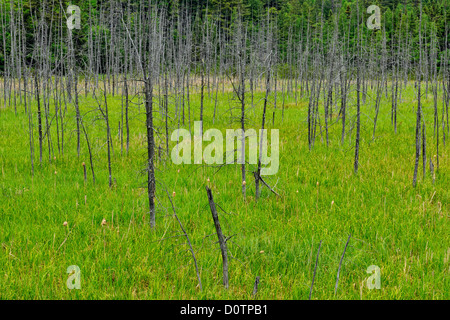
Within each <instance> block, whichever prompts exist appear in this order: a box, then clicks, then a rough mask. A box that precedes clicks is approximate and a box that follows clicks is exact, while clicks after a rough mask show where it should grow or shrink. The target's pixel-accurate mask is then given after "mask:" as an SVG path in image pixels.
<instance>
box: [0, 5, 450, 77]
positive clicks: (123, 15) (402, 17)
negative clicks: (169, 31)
mask: <svg viewBox="0 0 450 320" xmlns="http://www.w3.org/2000/svg"><path fill="white" fill-rule="evenodd" d="M70 4H75V5H78V6H79V7H80V9H81V29H80V30H75V32H73V34H72V37H73V45H74V50H75V57H76V64H77V65H78V66H80V67H82V66H83V65H85V63H86V62H87V61H88V59H89V58H88V55H89V53H88V52H87V48H88V47H89V44H90V43H97V44H98V45H99V48H100V49H101V50H100V54H104V55H105V54H106V52H108V50H109V49H108V46H109V45H110V43H108V42H107V41H106V40H105V39H104V35H108V36H115V35H117V36H120V34H121V36H122V37H123V36H124V33H125V30H124V28H123V27H122V26H120V24H121V19H125V20H126V21H128V22H130V23H131V24H132V25H133V26H134V25H136V24H137V25H138V24H139V23H142V22H143V21H142V13H143V12H148V11H151V9H149V7H151V6H152V5H156V4H157V5H158V6H159V7H164V8H165V10H166V11H167V17H168V19H170V20H171V21H173V23H174V30H175V32H174V33H173V35H172V36H173V37H174V41H177V40H176V39H177V37H178V36H179V35H180V34H182V33H181V32H180V31H179V30H178V28H179V24H180V23H182V21H181V20H180V19H179V17H182V16H185V15H186V14H188V15H189V17H190V19H192V21H191V22H192V24H193V27H194V28H196V29H197V30H199V29H198V28H201V25H203V24H204V23H205V21H209V22H210V23H212V24H213V25H214V28H217V29H220V31H221V32H222V37H223V38H227V37H228V38H231V37H232V36H233V24H234V21H235V17H236V15H237V14H239V15H241V16H242V18H243V20H244V21H245V22H246V23H248V28H249V31H254V32H258V28H259V25H260V22H261V21H263V20H265V19H266V18H267V15H268V12H269V15H270V19H271V20H273V21H274V23H275V24H276V26H277V27H276V28H275V29H274V36H275V37H276V41H277V46H278V49H279V55H280V57H282V56H287V55H288V54H289V53H288V50H289V48H290V47H289V43H291V44H292V43H298V41H301V39H304V38H305V37H307V36H308V32H310V33H309V35H311V34H315V32H317V36H319V33H320V39H319V38H317V37H316V38H315V39H314V40H315V41H317V42H321V43H323V44H324V45H325V46H324V49H325V50H328V49H329V48H328V47H327V43H328V42H327V39H329V38H330V37H332V35H333V30H334V28H335V23H334V17H335V16H336V12H337V19H338V22H337V26H338V28H339V29H340V30H341V32H345V31H348V33H349V34H348V40H349V43H350V44H352V43H354V42H355V41H356V27H357V24H356V20H357V17H358V13H357V12H356V11H357V9H356V8H357V7H358V8H359V15H360V16H361V17H363V19H361V21H360V24H364V23H365V21H366V20H367V18H368V17H369V16H370V13H367V12H366V9H367V7H368V6H369V5H372V4H376V5H378V6H379V7H380V9H381V14H382V25H383V28H384V29H383V30H384V31H385V33H386V34H385V37H386V45H387V48H388V50H392V49H394V48H395V46H396V44H397V42H396V38H397V37H405V36H408V37H410V38H411V40H412V43H413V44H417V43H418V42H419V41H418V35H419V33H418V21H419V1H418V0H373V1H369V0H360V1H359V4H357V1H356V0H343V1H340V0H210V1H199V0H170V1H169V0H166V1H162V0H161V1H142V0H141V1H139V0H128V1H125V0H119V1H118V0H115V1H74V2H69V1H67V0H44V1H37V0H11V1H9V0H2V1H1V6H0V8H1V11H0V15H1V25H2V32H1V34H0V37H1V40H0V46H1V47H2V50H0V71H1V72H2V73H4V71H5V68H6V66H7V65H8V64H11V65H12V66H14V65H15V64H13V63H12V62H13V60H11V59H12V56H13V55H14V54H15V51H17V50H18V47H19V46H21V45H23V46H24V47H25V48H27V51H26V52H25V54H26V61H27V62H28V63H32V60H33V59H34V58H33V54H32V52H31V51H30V50H29V49H30V48H33V47H35V45H37V44H38V43H37V41H38V39H36V38H35V37H34V30H35V29H36V28H38V27H39V26H44V25H43V23H45V29H46V31H45V32H46V37H47V38H48V40H52V44H51V46H50V47H51V48H50V49H51V50H50V52H49V54H50V58H51V59H52V61H56V60H57V56H56V53H55V51H54V50H55V49H56V47H57V46H58V45H59V44H57V43H56V39H57V38H58V37H67V36H68V33H67V32H68V30H67V28H63V29H61V26H62V27H65V22H66V19H67V17H68V16H70V15H69V14H68V13H67V12H66V9H67V7H68V6H69V5H70ZM422 6H423V15H422V18H423V22H422V23H423V25H424V28H425V29H426V30H429V31H430V32H428V33H426V34H424V35H423V36H424V41H425V43H428V42H429V41H430V37H431V35H432V34H434V35H435V36H436V38H437V40H438V46H437V47H438V51H439V54H438V55H437V59H438V68H439V67H440V63H441V57H442V55H441V54H440V53H441V52H442V51H444V50H445V48H446V47H445V35H446V22H448V21H450V9H449V8H448V7H450V6H449V1H448V0H438V1H435V0H428V1H425V0H424V1H423V4H422ZM213 21H214V22H213ZM18 26H20V27H21V28H20V29H19V28H18ZM141 28H142V26H140V27H139V28H138V29H132V30H130V31H132V32H133V35H134V36H138V35H137V34H136V32H139V30H141ZM308 28H309V29H308ZM347 29H348V30H347ZM379 34H380V33H377V32H376V30H375V31H370V32H369V31H368V32H365V33H363V35H362V36H363V37H364V39H363V41H371V39H373V38H376V37H380V35H379ZM19 36H20V41H19ZM193 41H201V39H200V38H199V37H197V38H195V37H194V38H193ZM196 44H197V45H201V43H196ZM62 45H63V46H62V47H61V50H63V52H64V53H65V54H67V52H68V50H69V48H68V46H67V43H63V44H62ZM216 45H217V44H216ZM198 52H199V51H198V50H197V54H195V52H194V55H193V59H194V60H198V59H200V57H199V56H198ZM118 53H119V54H120V57H119V59H122V60H123V58H124V53H123V50H122V51H121V52H118ZM293 54H294V56H292V57H291V58H292V59H293V60H294V59H299V58H300V56H299V55H298V52H294V53H293ZM5 57H6V59H5ZM414 57H416V58H417V57H418V51H417V47H415V48H412V56H411V58H414ZM103 61H106V60H103ZM106 68H107V66H106V65H105V64H102V65H101V66H100V72H102V73H103V72H106Z"/></svg>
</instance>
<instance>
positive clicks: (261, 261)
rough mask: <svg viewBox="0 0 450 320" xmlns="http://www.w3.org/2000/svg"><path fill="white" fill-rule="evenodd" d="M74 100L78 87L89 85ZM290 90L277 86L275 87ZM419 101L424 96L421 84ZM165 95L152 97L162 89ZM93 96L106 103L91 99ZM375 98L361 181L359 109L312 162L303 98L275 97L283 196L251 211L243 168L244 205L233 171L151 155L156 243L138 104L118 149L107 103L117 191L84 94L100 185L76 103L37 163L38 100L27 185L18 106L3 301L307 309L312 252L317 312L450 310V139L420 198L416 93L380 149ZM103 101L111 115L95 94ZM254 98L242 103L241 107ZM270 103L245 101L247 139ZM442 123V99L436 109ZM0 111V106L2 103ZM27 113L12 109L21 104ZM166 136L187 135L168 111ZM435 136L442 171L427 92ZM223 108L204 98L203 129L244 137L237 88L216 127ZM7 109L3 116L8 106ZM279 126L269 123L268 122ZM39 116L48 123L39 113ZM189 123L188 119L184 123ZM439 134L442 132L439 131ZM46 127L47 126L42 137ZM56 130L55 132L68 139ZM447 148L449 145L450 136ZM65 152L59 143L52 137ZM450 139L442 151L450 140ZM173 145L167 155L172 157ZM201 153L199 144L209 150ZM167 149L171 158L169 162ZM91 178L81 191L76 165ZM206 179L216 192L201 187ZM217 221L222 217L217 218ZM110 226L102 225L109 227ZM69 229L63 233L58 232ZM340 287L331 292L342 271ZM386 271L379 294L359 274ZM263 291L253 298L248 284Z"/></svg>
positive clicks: (195, 98) (223, 97)
mask: <svg viewBox="0 0 450 320" xmlns="http://www.w3.org/2000/svg"><path fill="white" fill-rule="evenodd" d="M80 87H82V86H81V85H80ZM279 88H281V85H280V86H279ZM424 89H425V85H424ZM155 91H157V90H155ZM98 94H99V91H98V90H97V95H98ZM374 96H375V93H374V92H373V91H371V90H369V93H368V96H367V98H366V101H365V104H363V106H362V114H361V121H362V122H361V136H362V141H361V149H360V168H359V172H358V174H357V175H355V174H354V170H353V159H354V145H355V134H356V126H355V118H356V117H355V116H356V107H355V103H356V94H355V91H354V90H353V91H352V92H351V94H350V97H349V101H348V108H349V110H348V117H347V121H348V122H347V130H346V137H345V142H344V144H341V141H340V139H341V131H342V122H341V118H338V108H339V106H340V103H339V102H338V104H337V107H336V108H335V109H334V113H333V118H332V120H331V124H330V128H329V136H330V143H329V146H328V147H327V145H326V141H325V131H324V126H323V124H324V119H323V105H320V110H321V119H320V124H321V126H320V127H318V129H317V130H318V132H317V137H316V141H315V145H314V147H313V148H312V150H311V151H310V150H309V148H308V139H307V122H306V119H307V111H308V102H309V100H308V97H306V96H303V97H300V96H299V97H298V99H297V102H296V101H295V99H294V97H293V96H292V95H290V96H286V98H285V102H284V116H283V118H282V103H283V98H282V95H281V93H279V95H278V97H277V108H276V110H275V109H274V97H273V95H271V97H270V101H269V104H268V110H267V118H266V128H267V129H279V130H280V131H279V134H280V150H279V151H280V159H279V163H280V167H279V171H278V173H277V174H276V175H273V176H266V177H265V180H266V181H267V183H269V184H270V185H271V186H272V187H273V188H274V190H275V191H276V192H277V193H279V194H280V196H279V197H278V196H276V195H275V194H273V193H272V192H271V191H270V190H269V189H268V188H266V187H264V186H263V189H262V196H261V198H260V199H259V201H258V202H256V201H255V198H254V194H255V183H254V179H253V175H252V171H253V170H255V166H252V165H247V181H246V182H247V184H246V185H247V197H246V200H244V199H243V197H242V193H241V172H240V165H238V164H230V165H225V166H222V167H220V168H218V167H217V166H207V165H205V164H203V165H194V164H192V165H184V164H183V165H175V164H173V163H172V161H171V158H170V156H169V157H168V156H167V154H166V153H165V150H163V149H162V151H161V150H159V149H158V150H156V180H157V182H156V194H157V199H156V200H157V201H156V206H157V213H156V227H155V228H154V229H151V228H150V225H149V214H148V198H147V193H146V192H147V191H146V173H145V163H146V154H147V150H146V128H145V109H144V106H143V105H142V104H139V102H140V101H139V100H138V97H134V99H133V103H132V104H130V148H129V152H128V153H127V152H126V148H125V139H126V136H125V133H124V138H123V139H124V141H123V144H122V143H121V139H120V135H119V122H121V121H122V113H121V112H122V98H121V95H120V92H119V94H117V93H116V95H115V96H114V97H113V96H111V95H109V96H108V108H109V116H110V125H111V134H112V142H113V150H112V159H111V160H112V177H113V181H114V183H113V186H112V187H111V188H110V187H109V186H108V166H107V146H106V126H105V122H104V120H103V119H102V117H101V114H100V112H99V111H96V110H95V109H96V108H97V102H96V99H95V98H94V97H93V96H92V94H91V93H89V94H88V95H87V96H85V94H84V92H83V91H82V92H81V94H80V97H79V100H80V108H81V113H82V116H83V122H84V124H85V126H86V130H87V133H88V136H89V142H90V144H91V148H92V152H93V163H94V169H95V176H96V183H95V184H94V183H93V181H92V174H91V171H90V161H89V153H88V148H87V145H86V140H85V138H84V135H83V133H81V152H80V156H79V157H78V156H77V146H76V144H77V135H76V118H75V109H74V106H73V103H69V102H67V112H66V114H65V117H64V150H63V151H64V152H62V150H61V147H60V148H58V140H57V139H58V138H57V134H56V125H55V121H56V118H55V117H54V113H55V111H54V110H55V108H54V103H53V98H52V99H51V100H50V106H49V115H48V121H49V122H52V124H51V129H50V132H49V134H50V139H51V140H50V142H51V152H50V154H49V147H48V136H47V135H45V136H44V139H43V157H42V162H41V163H40V161H39V144H38V131H37V115H36V108H37V107H36V106H37V104H36V101H35V100H34V99H33V100H32V110H33V136H34V175H32V173H31V161H30V141H29V132H28V114H27V113H25V108H24V105H23V103H22V104H20V102H19V101H18V100H17V105H16V111H15V110H14V107H13V105H11V106H10V107H7V108H6V107H2V108H1V109H0V136H1V139H0V167H1V173H0V244H1V248H0V299H286V300H288V299H299V300H303V299H308V296H309V292H310V287H311V282H312V278H313V273H314V266H315V261H316V255H317V250H318V246H319V242H320V241H322V243H321V250H320V255H319V261H318V266H317V271H316V277H315V280H314V287H313V292H312V299H449V298H450V290H449V289H450V274H449V273H450V241H449V239H450V237H449V236H450V219H449V218H450V159H449V156H450V147H449V144H450V140H449V141H448V142H447V145H446V146H444V145H443V143H442V127H441V128H440V130H439V135H440V141H439V143H440V144H439V170H437V172H436V173H435V182H434V183H433V177H432V176H431V174H430V171H429V167H428V163H427V175H426V177H423V174H422V163H420V166H419V174H418V183H417V187H416V188H413V184H412V181H413V172H414V161H415V138H414V137H415V125H416V109H417V97H416V91H415V89H414V83H412V82H411V83H409V84H408V87H407V88H406V89H404V91H403V92H402V100H401V101H399V106H398V107H399V110H398V128H397V133H395V132H394V128H393V125H392V124H391V100H390V92H389V95H388V96H387V97H386V96H385V95H383V99H382V103H381V109H380V114H379V116H378V123H377V130H376V133H375V138H373V137H372V133H373V119H374V115H375V110H374V107H373V106H374V105H375V103H374V100H373V97H374ZM97 97H100V98H99V101H100V102H102V99H101V97H102V95H101V92H100V96H97ZM247 97H249V94H248V95H247ZM263 97H264V92H256V94H255V97H254V106H253V107H252V106H251V102H250V98H249V99H248V101H246V102H247V109H246V115H247V117H248V119H247V120H248V121H247V122H246V128H253V129H255V130H257V129H259V128H260V126H261V117H262V110H263ZM439 97H440V98H439V103H438V108H439V114H441V112H442V100H441V98H442V92H440V94H439ZM2 99H3V97H2ZM17 99H18V98H17ZM170 99H172V100H170V110H169V112H170V114H169V115H170V117H171V120H170V122H169V135H170V134H171V133H172V131H173V130H175V129H176V128H177V126H178V121H179V122H180V127H182V128H186V129H188V128H189V125H188V120H189V115H188V108H187V105H185V124H184V125H183V123H182V118H181V116H180V112H181V111H180V110H178V115H176V114H175V107H174V105H173V99H174V97H173V96H171V97H170ZM157 102H158V98H157V97H156V98H155V112H154V117H155V125H156V131H155V133H156V135H155V137H156V139H157V144H158V145H160V146H161V148H164V145H165V142H164V139H165V128H164V119H163V118H162V115H163V114H162V113H161V112H160V107H159V106H158V104H157ZM422 102H423V108H424V109H423V110H424V116H425V118H426V124H427V130H426V133H427V159H428V160H429V158H430V156H431V157H432V159H433V163H434V165H435V171H436V138H435V136H434V135H433V117H434V114H433V110H434V104H433V103H434V102H433V95H432V92H431V91H430V92H428V95H427V97H425V96H424V97H423V100H422ZM214 105H215V103H214V94H213V93H211V95H208V93H206V95H205V109H204V130H207V129H209V128H218V129H220V130H221V131H222V132H223V133H224V136H225V130H226V129H237V128H239V127H240V123H239V119H238V118H239V112H240V111H239V108H240V105H239V102H238V100H237V99H236V97H235V95H234V93H233V92H232V90H231V89H230V88H226V90H225V91H224V92H222V90H220V91H219V93H218V103H217V114H216V119H215V122H214V124H213V120H212V119H213V112H214ZM2 106H3V104H2ZM199 106H200V94H199V93H198V92H195V93H191V102H190V120H191V126H192V127H193V121H194V120H198V119H199V114H200V109H199ZM274 112H275V120H274V122H273V120H272V118H273V114H274ZM43 117H44V112H43ZM178 119H180V120H178ZM439 120H441V119H439ZM45 128H46V122H45V117H44V118H43V131H44V133H45ZM60 129H61V128H60ZM446 134H447V132H446ZM59 139H61V137H59ZM447 140H448V138H447ZM174 145H175V142H170V150H172V148H173V146H174ZM206 145H207V143H205V142H204V144H203V146H204V147H205V146H206ZM170 150H169V151H170ZM83 162H84V163H85V164H86V169H87V181H86V182H85V181H84V173H83V166H82V163H83ZM208 179H209V181H208ZM205 185H208V186H209V187H210V188H211V189H212V191H213V196H214V201H215V202H216V204H217V205H218V208H219V206H220V209H219V211H220V212H219V213H220V215H219V219H220V222H221V225H222V230H223V231H224V233H225V235H226V236H229V237H230V236H231V238H230V239H229V240H228V250H229V255H231V256H232V258H231V260H230V266H229V278H230V287H229V289H228V290H226V289H225V288H224V287H223V284H222V257H221V254H220V250H219V245H218V243H217V235H216V234H215V228H214V223H213V220H212V215H211V211H210V208H209V205H208V198H207V194H206V191H205ZM169 197H171V198H172V201H173V204H174V206H175V210H176V213H177V216H178V217H179V219H180V220H181V222H182V223H183V226H184V227H185V229H186V232H187V234H188V235H189V237H190V240H191V242H192V245H193V247H194V250H195V254H196V258H197V262H198V267H199V270H200V276H201V281H202V285H203V290H200V288H199V286H198V282H197V277H196V273H195V268H194V264H193V261H192V257H191V255H190V252H189V251H188V250H187V249H188V248H189V247H188V246H187V245H186V241H185V238H184V237H183V235H182V232H181V230H180V227H179V225H178V222H177V220H176V218H175V217H174V216H173V212H172V207H171V203H170V201H169ZM222 209H223V210H222ZM103 219H105V220H106V224H104V225H102V221H103ZM64 222H67V225H66V226H65V225H63V224H64ZM350 234H351V238H350V242H349V245H348V247H347V250H346V252H345V256H344V258H343V261H342V266H341V270H340V276H339V287H338V290H337V293H336V294H335V293H334V288H335V283H336V275H337V271H338V268H339V262H340V259H341V256H342V253H343V250H344V247H345V244H346V241H347V239H348V236H349V235H350ZM71 265H77V266H79V268H80V270H81V289H80V290H76V289H75V290H69V289H68V288H67V286H66V282H67V279H68V277H69V274H68V273H67V272H66V271H67V268H68V267H69V266H71ZM371 265H376V266H378V267H379V268H380V270H381V289H379V290H377V289H373V290H370V289H369V288H368V287H367V285H366V280H367V278H368V277H369V276H370V274H368V273H367V272H366V270H367V268H368V267H369V266H371ZM256 276H260V285H259V290H258V294H257V295H256V296H255V297H253V296H252V291H253V285H254V281H255V277H256Z"/></svg>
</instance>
